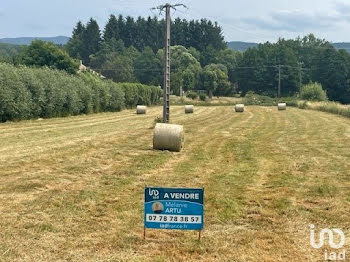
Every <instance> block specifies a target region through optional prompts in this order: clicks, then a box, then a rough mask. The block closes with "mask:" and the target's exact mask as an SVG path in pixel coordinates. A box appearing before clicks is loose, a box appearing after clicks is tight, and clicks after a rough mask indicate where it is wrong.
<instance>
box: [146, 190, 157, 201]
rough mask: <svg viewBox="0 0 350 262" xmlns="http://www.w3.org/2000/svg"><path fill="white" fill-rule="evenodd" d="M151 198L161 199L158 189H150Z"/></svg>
mask: <svg viewBox="0 0 350 262" xmlns="http://www.w3.org/2000/svg"><path fill="white" fill-rule="evenodd" d="M148 194H149V196H153V199H159V191H158V190H156V189H148Z"/></svg>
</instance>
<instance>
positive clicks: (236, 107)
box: [235, 104, 244, 112]
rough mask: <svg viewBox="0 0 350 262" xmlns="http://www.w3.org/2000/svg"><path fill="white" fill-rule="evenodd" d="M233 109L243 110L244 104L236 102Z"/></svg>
mask: <svg viewBox="0 0 350 262" xmlns="http://www.w3.org/2000/svg"><path fill="white" fill-rule="evenodd" d="M235 111H236V112H244V105H243V104H237V105H236V106H235Z"/></svg>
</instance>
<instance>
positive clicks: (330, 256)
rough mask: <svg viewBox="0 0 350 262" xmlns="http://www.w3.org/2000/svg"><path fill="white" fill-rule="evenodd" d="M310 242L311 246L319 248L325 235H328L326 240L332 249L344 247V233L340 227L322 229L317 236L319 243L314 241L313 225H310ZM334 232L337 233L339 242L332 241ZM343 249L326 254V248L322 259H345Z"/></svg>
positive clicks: (322, 244)
mask: <svg viewBox="0 0 350 262" xmlns="http://www.w3.org/2000/svg"><path fill="white" fill-rule="evenodd" d="M310 229H311V230H310V244H311V246H312V247H313V248H316V249H320V248H322V247H323V246H324V242H325V239H326V235H327V236H328V242H329V246H330V247H331V248H332V249H340V248H342V247H344V244H345V235H344V233H343V231H342V230H341V229H337V228H334V229H332V230H331V229H328V228H325V229H322V230H321V232H320V236H319V240H318V241H319V243H318V244H317V243H316V241H315V225H310ZM334 233H336V234H338V235H339V237H340V241H339V243H334ZM345 255H346V253H345V249H344V250H343V251H341V252H338V253H337V252H331V253H329V254H328V251H327V249H325V254H324V259H325V260H331V261H337V260H340V261H345Z"/></svg>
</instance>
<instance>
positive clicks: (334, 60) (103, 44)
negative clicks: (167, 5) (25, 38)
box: [66, 15, 350, 103]
mask: <svg viewBox="0 0 350 262" xmlns="http://www.w3.org/2000/svg"><path fill="white" fill-rule="evenodd" d="M171 26H172V28H171V33H172V37H171V41H172V52H171V58H172V63H171V71H172V77H171V78H172V92H173V93H174V94H179V92H180V90H181V89H182V90H184V91H191V90H205V91H206V92H207V94H208V95H209V96H212V95H216V96H228V95H234V94H241V95H242V96H244V95H245V94H246V93H247V92H248V91H253V92H255V93H258V94H263V95H268V96H272V97H275V96H276V95H277V88H278V83H279V78H280V83H281V95H282V96H297V95H298V94H299V92H300V89H301V87H302V85H304V84H308V83H309V82H319V83H321V84H322V86H323V88H324V89H325V90H326V91H327V94H328V96H329V98H330V99H331V100H336V101H340V102H343V103H349V102H350V81H349V79H350V75H349V72H350V71H349V69H350V55H349V54H348V53H347V52H346V51H344V50H339V51H337V50H336V49H335V48H334V47H333V46H332V45H331V43H329V42H327V41H325V40H322V39H317V38H316V37H315V36H314V35H312V34H310V35H308V36H305V37H303V38H297V39H294V40H285V39H283V38H281V39H279V40H278V41H277V42H276V43H269V42H267V43H264V44H260V45H258V47H256V48H250V49H248V50H247V51H245V52H238V51H233V50H231V49H228V48H227V46H226V43H225V42H224V38H223V32H222V29H221V27H220V26H219V25H218V24H217V23H216V22H211V21H209V20H206V19H202V20H197V21H195V20H191V21H187V20H181V19H179V18H176V19H175V20H174V21H172V25H171ZM163 33H164V20H158V19H157V18H155V17H153V18H152V17H148V18H141V17H139V18H137V19H134V18H132V17H130V16H128V17H123V16H121V15H120V16H118V17H117V16H114V15H111V16H110V18H109V21H108V22H107V24H106V25H105V27H104V29H103V30H102V31H101V30H100V27H99V25H98V23H97V22H96V21H95V20H94V19H92V18H91V19H90V20H89V21H88V22H87V24H86V25H84V24H83V23H82V22H78V23H77V25H76V27H75V28H74V30H73V33H72V37H71V40H70V41H69V43H68V44H67V46H66V50H67V51H68V52H69V54H70V55H71V56H72V57H74V58H77V59H81V60H83V61H84V63H85V64H87V65H88V66H90V67H91V68H93V69H94V70H96V71H98V72H99V73H101V74H102V75H104V76H106V77H108V78H111V79H113V80H114V81H116V82H140V83H143V84H151V85H160V86H162V85H163V59H164V58H163V45H164V37H163Z"/></svg>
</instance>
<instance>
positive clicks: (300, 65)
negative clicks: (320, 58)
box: [299, 62, 303, 94]
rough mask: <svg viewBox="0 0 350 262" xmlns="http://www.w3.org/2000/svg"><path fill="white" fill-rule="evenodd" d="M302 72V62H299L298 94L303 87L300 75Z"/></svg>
mask: <svg viewBox="0 0 350 262" xmlns="http://www.w3.org/2000/svg"><path fill="white" fill-rule="evenodd" d="M302 72H303V62H300V63H299V94H300V92H301V88H302V85H303V75H302Z"/></svg>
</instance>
